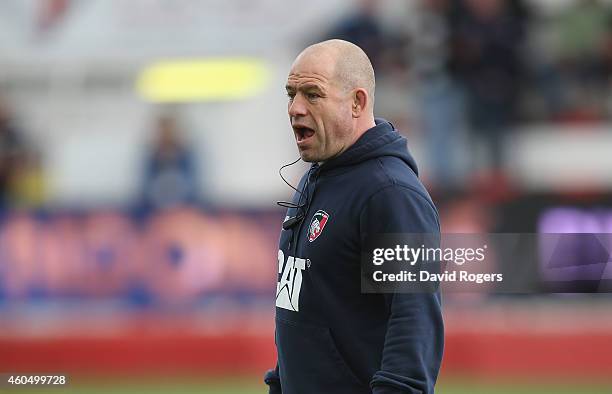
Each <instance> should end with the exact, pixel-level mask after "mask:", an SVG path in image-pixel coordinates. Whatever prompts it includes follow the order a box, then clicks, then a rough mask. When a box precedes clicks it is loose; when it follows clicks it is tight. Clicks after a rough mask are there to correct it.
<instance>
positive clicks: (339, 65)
mask: <svg viewBox="0 0 612 394" xmlns="http://www.w3.org/2000/svg"><path fill="white" fill-rule="evenodd" d="M304 57H314V58H318V59H321V61H327V62H330V66H331V67H332V68H333V77H332V78H333V80H334V81H335V82H336V83H338V84H339V86H340V87H341V88H342V89H343V90H344V91H345V92H349V91H351V90H353V89H358V88H363V89H365V90H366V91H367V92H368V96H370V101H369V108H370V109H371V110H373V106H374V91H375V86H376V82H375V77H374V68H373V67H372V63H371V62H370V59H369V58H368V55H366V53H365V52H364V51H363V50H362V49H361V48H360V47H358V46H357V45H355V44H353V43H351V42H348V41H344V40H337V39H334V40H328V41H323V42H319V43H317V44H314V45H311V46H309V47H308V48H306V49H304V50H303V51H302V53H300V55H299V56H298V57H297V59H296V60H295V61H296V62H298V61H299V60H301V59H302V58H304Z"/></svg>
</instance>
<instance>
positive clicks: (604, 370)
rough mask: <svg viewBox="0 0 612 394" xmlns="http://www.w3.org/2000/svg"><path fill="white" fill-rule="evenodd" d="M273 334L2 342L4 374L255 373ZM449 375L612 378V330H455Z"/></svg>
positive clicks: (266, 363)
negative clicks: (593, 331)
mask: <svg viewBox="0 0 612 394" xmlns="http://www.w3.org/2000/svg"><path fill="white" fill-rule="evenodd" d="M274 362H275V350H274V343H273V338H272V337H271V335H239V334H233V335H220V336H216V335H210V336H197V335H176V336H167V335H165V336H159V335H155V336H154V335H145V336H142V335H130V336H120V337H108V338H85V337H81V338H65V339H15V338H10V339H7V338H4V339H0V371H11V372H34V371H62V372H65V373H71V374H72V373H87V374H95V373H104V374H106V373H112V374H139V373H142V374H151V373H163V374H181V375H184V374H197V375H217V374H252V373H262V372H263V371H264V370H265V369H267V368H270V367H271V366H273V364H274ZM443 373H444V374H453V375H454V374H460V375H466V374H467V375H475V376H487V377H516V376H517V375H518V376H533V377H547V376H550V377H562V376H567V375H568V374H571V375H572V377H594V378H607V377H609V376H612V333H609V334H601V333H599V334H587V333H564V334H550V333H547V334H534V333H515V334H508V333H504V334H500V333H490V332H487V333H458V332H454V333H449V334H448V335H447V341H446V352H445V357H444V363H443Z"/></svg>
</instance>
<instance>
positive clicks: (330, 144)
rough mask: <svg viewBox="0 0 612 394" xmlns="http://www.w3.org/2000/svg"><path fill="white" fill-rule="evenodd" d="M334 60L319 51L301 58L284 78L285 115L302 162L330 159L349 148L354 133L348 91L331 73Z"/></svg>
mask: <svg viewBox="0 0 612 394" xmlns="http://www.w3.org/2000/svg"><path fill="white" fill-rule="evenodd" d="M334 64H335V60H334V59H333V56H332V55H331V54H329V53H326V52H323V51H318V52H317V53H312V51H311V52H306V53H303V54H302V55H300V56H299V57H298V58H297V59H296V61H295V62H294V63H293V66H292V67H291V71H290V72H289V77H288V78H287V86H286V88H287V94H288V96H289V103H288V108H287V109H288V114H289V121H290V122H291V126H292V128H293V132H294V135H295V140H296V142H297V146H298V150H299V152H300V156H301V157H302V160H304V161H307V162H321V161H326V160H329V159H331V158H333V157H335V156H337V155H339V154H340V153H342V152H343V151H344V150H346V148H348V143H349V140H350V138H351V136H352V134H353V130H352V128H353V123H352V112H351V106H352V100H351V92H345V91H344V89H343V88H342V86H341V84H340V82H339V81H338V79H337V77H335V73H334Z"/></svg>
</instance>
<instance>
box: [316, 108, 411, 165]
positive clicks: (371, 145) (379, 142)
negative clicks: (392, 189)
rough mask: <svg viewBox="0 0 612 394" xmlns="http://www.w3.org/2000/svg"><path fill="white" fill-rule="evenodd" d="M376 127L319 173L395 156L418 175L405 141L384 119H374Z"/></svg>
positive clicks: (326, 163)
mask: <svg viewBox="0 0 612 394" xmlns="http://www.w3.org/2000/svg"><path fill="white" fill-rule="evenodd" d="M375 123H376V126H374V127H372V128H371V129H369V130H368V131H366V132H365V133H364V134H363V135H362V136H361V137H360V138H359V139H358V140H357V142H355V143H354V144H353V145H352V146H351V147H350V148H348V149H347V150H346V151H344V152H343V153H342V154H340V156H337V157H334V158H333V159H331V160H328V161H326V162H325V163H323V165H321V172H326V171H329V170H331V169H333V168H338V167H345V166H352V165H355V164H358V163H361V162H363V161H366V160H370V159H373V158H377V157H381V156H395V157H398V158H400V159H401V160H403V161H404V162H406V164H408V166H409V167H410V168H411V169H412V171H414V173H415V174H416V175H419V172H418V169H417V165H416V162H415V161H414V159H413V158H412V155H411V154H410V152H409V151H408V145H407V143H408V142H407V140H406V138H404V137H403V136H402V135H400V134H399V133H398V131H397V130H396V129H395V127H393V125H392V124H391V122H389V121H387V120H385V119H378V118H377V119H375Z"/></svg>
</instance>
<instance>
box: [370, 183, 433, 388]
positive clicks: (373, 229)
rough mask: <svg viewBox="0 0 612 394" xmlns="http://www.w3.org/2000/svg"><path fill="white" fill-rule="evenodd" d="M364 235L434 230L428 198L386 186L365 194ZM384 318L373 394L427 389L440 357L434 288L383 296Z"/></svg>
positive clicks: (416, 192)
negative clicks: (386, 308)
mask: <svg viewBox="0 0 612 394" xmlns="http://www.w3.org/2000/svg"><path fill="white" fill-rule="evenodd" d="M360 230H361V231H360V232H361V237H362V242H363V241H364V237H367V236H368V235H373V234H385V233H427V234H429V233H435V234H437V235H439V233H440V225H439V220H438V213H437V211H436V209H435V207H434V206H433V204H432V203H431V201H430V200H429V199H428V198H426V197H425V196H424V195H422V194H421V193H420V192H418V191H415V190H413V189H411V188H408V187H403V186H399V185H392V186H389V187H387V188H385V189H382V190H380V191H378V192H377V193H376V194H375V195H373V196H372V197H370V199H369V200H368V202H367V204H366V206H365V207H364V209H363V211H362V213H361V215H360ZM385 297H386V303H387V306H388V308H389V309H388V310H389V321H388V323H387V332H386V336H385V342H384V349H383V353H382V362H381V366H380V370H378V371H377V372H376V373H374V375H373V377H372V379H371V381H370V386H371V388H372V393H373V394H399V393H411V394H412V393H414V394H416V393H433V392H434V385H435V382H436V379H437V376H438V371H439V369H440V364H441V361H442V353H443V348H444V325H443V321H442V312H441V299H440V294H439V291H436V292H428V293H411V294H404V293H392V294H385Z"/></svg>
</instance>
